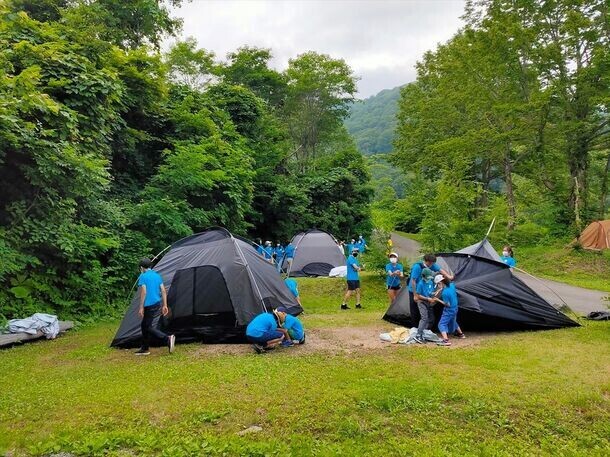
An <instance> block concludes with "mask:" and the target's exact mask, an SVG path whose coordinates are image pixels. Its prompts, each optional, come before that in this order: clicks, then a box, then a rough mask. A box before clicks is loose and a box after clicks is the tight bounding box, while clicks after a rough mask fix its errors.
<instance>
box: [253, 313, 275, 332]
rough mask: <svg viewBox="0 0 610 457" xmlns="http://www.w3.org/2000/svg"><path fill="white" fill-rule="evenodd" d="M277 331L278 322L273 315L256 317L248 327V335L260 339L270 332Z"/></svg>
mask: <svg viewBox="0 0 610 457" xmlns="http://www.w3.org/2000/svg"><path fill="white" fill-rule="evenodd" d="M274 330H277V321H276V320H275V317H274V316H273V314H271V313H263V314H259V315H258V316H256V317H255V318H254V319H252V320H251V321H250V323H249V324H248V326H247V327H246V335H247V336H251V337H253V338H260V337H261V336H263V335H265V334H266V333H268V332H272V331H274Z"/></svg>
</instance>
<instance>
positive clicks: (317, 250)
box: [282, 229, 345, 277]
mask: <svg viewBox="0 0 610 457" xmlns="http://www.w3.org/2000/svg"><path fill="white" fill-rule="evenodd" d="M290 243H291V244H292V245H293V246H294V259H293V261H292V267H290V266H289V264H288V262H287V261H286V259H285V258H284V261H283V264H282V270H284V271H285V272H286V273H287V274H288V276H294V277H300V276H328V274H329V273H330V270H332V269H333V268H335V267H340V266H344V265H345V255H344V254H343V250H342V249H341V247H340V246H339V244H338V243H337V240H336V239H335V237H334V236H332V235H331V234H330V233H328V232H325V231H324V230H318V229H312V230H308V231H306V232H301V233H297V234H296V235H295V236H294V237H293V238H292V241H291V242H290Z"/></svg>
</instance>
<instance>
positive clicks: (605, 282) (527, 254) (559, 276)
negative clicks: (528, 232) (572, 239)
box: [516, 246, 610, 304]
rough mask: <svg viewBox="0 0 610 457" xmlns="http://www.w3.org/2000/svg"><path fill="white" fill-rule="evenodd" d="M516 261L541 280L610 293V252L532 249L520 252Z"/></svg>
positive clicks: (523, 249) (548, 247)
mask: <svg viewBox="0 0 610 457" xmlns="http://www.w3.org/2000/svg"><path fill="white" fill-rule="evenodd" d="M516 257H517V262H518V264H517V266H518V267H519V268H523V269H524V270H526V271H528V272H530V273H532V274H535V275H537V276H540V277H541V278H547V279H553V280H555V281H561V282H565V283H568V284H572V285H573V286H579V287H585V288H587V289H597V290H601V291H605V292H609V293H610V251H603V252H595V251H585V250H584V249H573V248H569V247H565V246H531V247H522V248H519V250H518V252H517V253H516ZM609 304H610V303H609Z"/></svg>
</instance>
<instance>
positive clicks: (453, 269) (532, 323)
mask: <svg viewBox="0 0 610 457" xmlns="http://www.w3.org/2000/svg"><path fill="white" fill-rule="evenodd" d="M484 241H486V240H484ZM487 243H489V242H487ZM479 244H480V243H479ZM490 246H491V245H490ZM469 248H470V247H469ZM466 249H468V248H466ZM492 251H493V248H492ZM493 252H495V251H493ZM437 263H438V264H439V265H440V266H441V268H443V269H444V270H446V271H448V272H450V273H451V274H453V275H454V282H455V286H456V288H457V291H458V300H459V310H460V311H459V314H458V322H459V323H460V326H461V327H462V328H463V329H465V330H524V329H553V328H561V327H576V326H578V325H579V324H578V323H576V322H574V321H573V320H572V319H570V318H569V317H567V316H566V315H565V314H563V313H562V312H561V311H559V310H557V309H555V308H554V307H553V306H552V305H551V304H549V303H548V302H547V301H546V300H544V299H543V298H542V297H540V296H539V295H538V294H537V293H536V292H534V291H533V290H532V289H531V288H530V287H528V286H527V285H526V284H525V283H524V282H523V281H521V280H520V279H519V278H517V277H516V276H515V275H514V274H513V272H512V271H511V269H510V268H509V267H508V266H507V265H505V264H504V263H502V262H498V261H495V260H492V259H489V258H486V257H481V256H478V255H472V254H467V253H462V252H454V253H444V254H439V255H438V257H437ZM441 312H442V306H441V305H438V308H437V309H435V314H436V315H437V321H438V318H439V317H440V314H441ZM383 319H385V320H387V321H389V322H392V323H395V324H399V325H406V326H411V325H413V326H415V325H417V322H411V315H410V312H409V293H408V292H407V290H406V288H403V289H402V290H401V292H400V293H399V294H398V296H397V297H396V299H395V300H394V301H393V303H392V305H390V307H389V309H388V310H387V312H386V313H385V315H384V316H383Z"/></svg>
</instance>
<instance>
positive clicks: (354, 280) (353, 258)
mask: <svg viewBox="0 0 610 457" xmlns="http://www.w3.org/2000/svg"><path fill="white" fill-rule="evenodd" d="M359 253H360V250H359V249H358V248H352V255H350V256H349V257H348V258H347V262H346V264H347V277H346V279H347V291H346V292H345V296H344V297H343V303H342V304H341V309H349V306H347V301H348V300H349V298H350V297H351V296H352V293H353V292H356V308H358V309H362V305H361V304H360V275H359V272H360V271H361V270H362V267H361V266H360V264H359V263H358V260H357V257H358V254H359Z"/></svg>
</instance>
